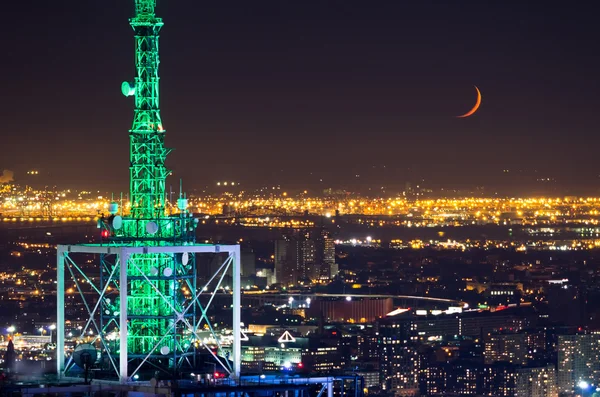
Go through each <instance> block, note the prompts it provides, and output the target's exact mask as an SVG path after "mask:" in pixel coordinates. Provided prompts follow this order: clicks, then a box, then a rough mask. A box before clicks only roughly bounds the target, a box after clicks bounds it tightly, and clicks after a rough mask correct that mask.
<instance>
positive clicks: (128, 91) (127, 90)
mask: <svg viewBox="0 0 600 397" xmlns="http://www.w3.org/2000/svg"><path fill="white" fill-rule="evenodd" d="M121 93H122V94H123V95H125V96H133V95H135V86H134V85H133V84H131V83H130V82H129V81H124V82H123V83H122V84H121Z"/></svg>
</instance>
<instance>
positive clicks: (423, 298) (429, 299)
mask: <svg viewBox="0 0 600 397" xmlns="http://www.w3.org/2000/svg"><path fill="white" fill-rule="evenodd" d="M245 295H246V296H247V295H254V296H261V295H262V296H273V297H279V298H281V299H283V300H285V301H286V302H287V299H288V298H289V297H302V298H304V299H306V298H310V299H314V298H347V297H350V298H352V299H362V298H367V299H386V298H392V299H397V300H406V301H409V300H410V301H415V302H430V303H445V304H449V305H455V306H461V307H462V305H463V302H461V301H457V300H454V299H445V298H434V297H430V296H418V295H380V294H377V295H375V294H374V295H371V294H352V293H347V294H323V293H302V292H299V293H293V292H279V291H273V292H271V291H244V292H243V293H242V299H243V298H244V296H245Z"/></svg>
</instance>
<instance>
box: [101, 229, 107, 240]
mask: <svg viewBox="0 0 600 397" xmlns="http://www.w3.org/2000/svg"><path fill="white" fill-rule="evenodd" d="M102 237H103V238H108V230H106V229H104V230H102Z"/></svg>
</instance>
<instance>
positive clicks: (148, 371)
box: [57, 0, 241, 383]
mask: <svg viewBox="0 0 600 397" xmlns="http://www.w3.org/2000/svg"><path fill="white" fill-rule="evenodd" d="M155 5H156V0H135V17H134V18H132V19H131V20H130V24H131V27H132V28H133V31H134V34H135V69H136V74H135V79H134V80H133V82H124V83H123V84H122V86H121V90H122V92H123V94H124V95H125V96H132V97H134V101H135V111H134V119H133V125H132V127H131V130H130V131H129V137H130V167H129V175H130V192H129V194H130V196H129V197H130V203H131V208H128V209H127V211H125V209H124V208H122V207H123V206H122V205H119V203H117V202H113V203H111V205H110V206H109V209H108V212H109V213H108V214H106V215H105V216H103V217H102V218H101V219H100V220H99V223H98V228H99V229H100V233H101V241H100V243H99V244H94V245H92V244H86V245H60V246H58V255H57V272H58V276H57V299H58V313H57V326H58V331H57V336H58V339H57V352H58V353H57V372H58V375H59V376H61V377H64V376H67V377H68V376H70V375H72V373H73V372H74V371H75V370H76V369H77V368H76V367H77V366H76V363H75V362H73V360H72V359H68V360H67V359H66V357H65V342H64V324H65V320H66V319H65V281H66V279H65V272H66V273H67V275H68V276H70V278H68V281H69V282H72V283H73V285H74V287H75V289H76V290H77V291H78V294H79V297H80V298H81V299H82V300H83V302H84V303H85V307H86V308H87V312H88V313H87V315H88V316H89V318H88V320H87V322H86V324H85V327H83V329H82V332H81V339H82V341H83V338H84V337H89V335H94V336H95V337H94V339H93V340H92V341H91V344H92V345H94V346H96V347H97V348H98V349H99V358H98V360H96V361H97V363H98V366H99V367H100V368H102V369H103V371H102V374H103V376H104V377H106V378H107V379H115V380H116V379H118V380H119V381H120V382H121V383H127V382H131V381H135V380H140V381H141V380H146V381H148V380H150V379H152V378H154V379H156V378H163V379H178V378H179V377H180V376H181V374H182V373H185V372H186V371H188V373H189V372H191V371H193V369H194V368H196V367H197V365H198V363H196V357H197V356H198V351H199V350H200V349H205V350H206V351H207V352H208V353H210V354H211V355H212V356H213V358H214V361H215V362H216V363H218V364H219V365H220V366H221V367H223V370H224V371H226V372H227V373H228V374H229V375H230V376H231V378H233V379H237V378H239V376H240V306H241V305H240V249H239V246H238V245H227V246H219V245H211V244H196V241H195V234H196V226H197V224H198V220H197V219H194V217H193V215H192V214H191V213H189V212H188V210H187V207H188V205H187V199H186V198H185V196H184V195H183V193H181V192H180V195H179V199H178V200H177V203H176V205H174V206H171V204H170V203H169V202H168V200H167V197H166V191H165V181H166V178H167V176H169V174H170V171H169V170H168V169H167V168H166V167H165V160H166V157H167V155H168V153H169V151H170V150H169V149H167V148H166V147H165V143H164V140H165V129H164V128H163V124H162V120H161V117H160V106H159V73H158V70H159V63H160V59H159V32H160V29H161V28H162V26H163V22H162V20H161V19H160V18H158V17H157V16H156V14H155ZM219 252H227V253H228V254H229V256H228V259H227V260H226V261H225V262H224V263H223V264H222V266H221V267H220V268H219V269H218V271H217V272H216V273H215V274H214V275H213V277H212V278H210V280H209V281H208V283H207V284H206V285H202V286H200V285H197V281H196V280H197V277H196V255H197V254H210V253H219ZM90 255H95V256H96V258H97V260H95V261H94V260H91V262H90V259H89V258H90ZM90 263H92V266H89V264H90ZM228 272H230V273H232V274H233V282H232V287H233V288H232V289H231V291H232V292H231V294H232V306H231V311H232V317H233V318H232V324H233V327H232V328H233V330H232V334H233V336H232V342H231V348H230V349H229V350H230V351H231V354H230V355H227V356H226V355H225V354H223V353H222V352H221V351H220V350H221V349H222V346H221V345H220V344H219V342H218V341H219V339H220V338H219V337H218V336H217V335H215V331H214V327H213V326H212V324H211V323H210V321H209V318H208V315H207V310H208V307H209V306H210V304H211V302H212V298H213V297H214V294H215V293H216V292H217V291H218V290H219V289H220V283H221V281H222V280H223V278H224V276H225V274H227V273H228ZM203 294H204V296H201V295H203ZM207 295H208V296H209V297H208V299H203V298H204V297H205V296H207ZM200 329H203V330H206V329H208V330H209V331H210V332H211V333H212V334H213V337H214V339H215V340H216V341H217V344H218V346H217V351H213V349H208V348H206V346H204V345H203V343H202V338H200V337H199V330H200ZM71 358H72V357H71Z"/></svg>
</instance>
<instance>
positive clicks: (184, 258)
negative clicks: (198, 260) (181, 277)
mask: <svg viewBox="0 0 600 397" xmlns="http://www.w3.org/2000/svg"><path fill="white" fill-rule="evenodd" d="M189 262H190V254H188V253H187V252H184V253H183V254H181V264H182V265H183V266H186V265H187V264H188V263H189Z"/></svg>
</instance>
